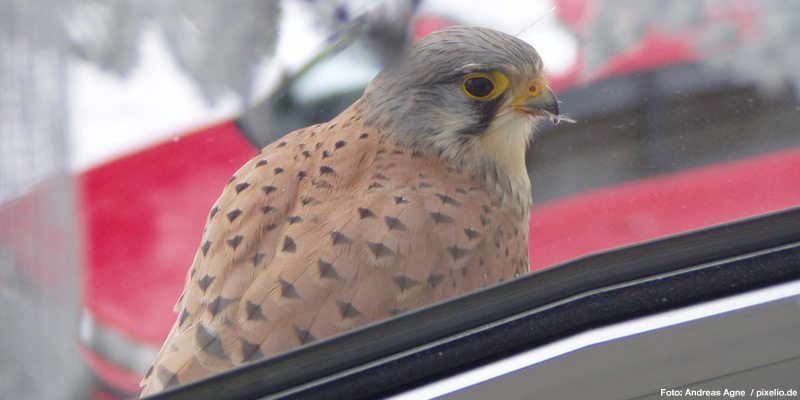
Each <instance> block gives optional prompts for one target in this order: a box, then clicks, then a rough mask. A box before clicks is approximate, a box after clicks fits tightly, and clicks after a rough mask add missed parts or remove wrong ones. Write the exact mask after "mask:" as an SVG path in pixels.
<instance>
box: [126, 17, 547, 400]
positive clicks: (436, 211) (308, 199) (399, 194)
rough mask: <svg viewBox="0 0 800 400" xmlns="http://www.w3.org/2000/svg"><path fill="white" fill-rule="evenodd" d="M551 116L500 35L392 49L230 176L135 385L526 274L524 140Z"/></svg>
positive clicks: (169, 379)
mask: <svg viewBox="0 0 800 400" xmlns="http://www.w3.org/2000/svg"><path fill="white" fill-rule="evenodd" d="M331 78H332V79H335V77H331ZM558 115H559V112H558V101H557V100H556V97H555V95H554V94H553V92H552V91H551V90H550V88H548V86H547V82H546V81H545V78H544V76H543V70H542V62H541V60H540V58H539V56H538V54H537V53H536V50H534V49H533V47H531V46H530V45H528V44H527V43H525V42H523V41H521V40H519V39H517V38H515V37H513V36H510V35H507V34H504V33H501V32H498V31H494V30H491V29H486V28H478V27H452V28H447V29H443V30H440V31H437V32H434V33H432V34H430V35H428V36H426V37H425V38H423V39H421V40H419V41H418V42H416V43H415V44H414V45H412V46H410V48H409V50H408V51H407V54H406V55H405V57H403V58H402V59H401V61H400V62H399V63H398V64H396V65H392V66H389V67H387V68H386V69H384V70H383V71H381V72H380V73H379V74H378V75H377V76H376V77H375V79H373V81H372V82H371V83H370V84H369V86H368V87H367V88H366V90H365V92H364V94H363V96H362V97H361V98H360V99H359V100H357V101H356V102H355V103H354V104H353V105H351V106H350V107H349V108H347V109H346V110H345V111H343V112H342V113H341V114H340V115H339V116H337V117H335V118H334V119H332V120H331V121H330V122H327V123H323V124H319V125H314V126H310V127H307V128H304V129H300V130H297V131H295V132H292V133H289V134H288V135H286V136H284V137H283V138H281V139H279V140H278V141H276V142H274V143H272V144H270V145H269V146H266V147H265V148H264V149H263V150H261V151H260V152H259V153H258V154H257V155H256V156H255V157H254V158H253V159H252V160H250V161H249V162H248V163H246V164H245V165H244V166H243V167H242V168H241V169H239V170H238V171H237V172H236V174H235V175H234V176H233V177H232V178H231V179H230V181H229V182H228V184H227V186H226V187H225V189H224V190H223V192H222V196H221V197H220V198H219V200H217V202H216V204H214V206H213V208H212V209H211V212H210V213H209V215H208V220H207V222H206V229H205V231H204V233H203V237H202V240H201V244H200V248H199V249H198V251H197V254H196V256H195V259H194V262H193V263H192V267H191V269H190V270H189V273H188V277H187V280H186V287H185V288H184V291H183V294H182V295H181V296H180V299H179V300H178V303H177V305H176V306H175V310H176V312H177V313H178V318H177V321H176V322H175V325H174V326H173V328H172V331H171V332H170V334H169V337H168V338H167V340H166V342H165V343H164V346H163V347H162V349H161V352H160V353H159V354H158V356H157V357H156V359H155V362H154V364H153V367H152V368H151V369H150V371H149V372H148V374H147V376H146V377H145V378H144V380H143V381H142V385H143V386H144V391H143V392H142V395H148V394H152V393H155V392H158V391H161V390H164V389H165V388H169V387H172V386H175V385H178V384H183V383H187V382H190V381H193V380H195V379H198V378H201V377H203V376H206V375H210V374H213V373H216V372H219V371H224V370H226V369H229V368H231V367H234V366H236V365H239V364H243V363H247V362H251V361H254V360H258V359H260V358H263V357H265V356H267V355H271V354H275V353H278V352H281V351H284V350H288V349H291V348H293V347H297V346H300V345H302V344H305V343H309V342H312V341H315V340H318V339H321V338H325V337H328V336H331V335H335V334H337V333H340V332H344V331H347V330H349V329H352V328H354V327H357V326H361V325H364V324H367V323H370V322H374V321H378V320H380V319H383V318H387V317H390V316H393V315H396V314H399V313H402V312H405V311H407V310H412V309H415V308H418V307H421V306H424V305H427V304H430V303H433V302H436V301H439V300H443V299H446V298H449V297H452V296H455V295H458V294H461V293H465V292H469V291H471V290H474V289H478V288H481V287H484V286H487V285H490V284H494V283H497V282H500V281H503V280H504V279H509V278H513V277H515V276H517V275H520V274H524V273H526V272H528V247H527V239H528V229H527V227H528V218H529V215H530V204H531V188H530V181H529V178H528V174H527V171H526V168H525V150H526V148H527V147H528V145H529V143H530V142H531V138H532V134H533V122H534V120H535V119H536V118H537V117H550V118H553V119H554V120H556V121H557V120H558V119H559V118H560V117H559V116H558Z"/></svg>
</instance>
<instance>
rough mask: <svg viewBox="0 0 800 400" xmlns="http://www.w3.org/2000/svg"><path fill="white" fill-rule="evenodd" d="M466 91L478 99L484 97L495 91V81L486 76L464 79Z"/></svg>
mask: <svg viewBox="0 0 800 400" xmlns="http://www.w3.org/2000/svg"><path fill="white" fill-rule="evenodd" d="M464 91H466V92H467V94H468V95H470V96H472V97H474V98H476V99H483V98H485V97H488V96H489V95H490V94H492V91H494V82H492V80H491V79H489V78H487V77H485V76H473V77H470V78H467V79H466V80H464Z"/></svg>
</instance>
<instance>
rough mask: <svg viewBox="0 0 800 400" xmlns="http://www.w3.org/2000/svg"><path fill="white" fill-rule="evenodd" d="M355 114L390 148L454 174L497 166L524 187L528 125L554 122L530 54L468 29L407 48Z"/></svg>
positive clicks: (510, 41) (525, 47) (504, 39)
mask: <svg viewBox="0 0 800 400" xmlns="http://www.w3.org/2000/svg"><path fill="white" fill-rule="evenodd" d="M357 109H358V110H359V112H360V113H361V114H362V115H363V117H364V121H365V123H366V124H367V125H370V126H374V127H376V128H377V129H378V130H379V131H381V132H382V133H384V134H385V135H386V136H388V137H389V138H390V139H391V140H393V141H394V142H395V143H397V144H400V145H403V146H407V147H410V148H412V149H415V150H418V151H422V152H430V153H433V154H436V155H438V156H440V157H442V158H443V159H445V160H447V161H449V162H450V163H452V164H453V165H454V166H455V167H456V168H478V169H482V168H483V169H485V168H488V167H498V168H499V169H500V170H501V171H505V172H506V173H507V174H508V175H509V178H511V179H512V180H524V182H519V183H520V184H527V186H528V187H529V185H530V184H529V183H528V182H527V179H528V178H527V172H526V169H525V150H526V148H527V147H528V145H529V143H530V141H531V138H532V137H533V122H534V120H535V119H536V118H537V117H550V118H553V119H554V121H557V120H558V119H559V118H560V117H559V109H558V100H557V99H556V96H555V95H554V94H553V92H552V91H551V90H550V88H549V87H548V86H547V81H546V80H545V78H544V71H543V66H542V60H541V59H540V58H539V55H538V54H537V52H536V50H535V49H534V48H533V47H532V46H531V45H529V44H528V43H526V42H524V41H522V40H520V39H518V38H516V37H514V36H511V35H508V34H505V33H502V32H498V31H495V30H492V29H488V28H480V27H469V26H456V27H450V28H445V29H442V30H439V31H436V32H433V33H431V34H430V35H428V36H426V37H424V38H422V39H420V40H419V41H417V42H416V43H415V44H414V45H412V46H410V47H409V49H408V51H407V54H406V55H405V57H403V58H402V59H401V61H400V62H398V63H397V64H395V65H391V66H389V67H387V68H385V69H384V70H383V71H381V72H380V73H379V74H378V75H377V76H376V77H375V78H374V79H373V80H372V82H370V84H369V86H368V87H367V89H366V90H365V92H364V95H363V96H362V98H361V100H360V101H359V102H358V103H357ZM522 174H524V177H523V176H521V175H522ZM520 189H522V188H520Z"/></svg>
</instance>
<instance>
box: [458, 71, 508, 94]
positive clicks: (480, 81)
mask: <svg viewBox="0 0 800 400" xmlns="http://www.w3.org/2000/svg"><path fill="white" fill-rule="evenodd" d="M508 84H509V81H508V77H507V76H506V75H505V74H503V73H502V72H499V71H495V72H490V73H483V72H476V73H473V74H469V75H467V77H466V78H464V81H463V82H462V84H461V90H463V91H464V93H465V94H466V95H467V96H469V97H471V98H473V99H475V100H483V101H487V100H493V99H496V98H497V97H498V96H500V95H501V94H503V93H504V92H505V91H506V89H508Z"/></svg>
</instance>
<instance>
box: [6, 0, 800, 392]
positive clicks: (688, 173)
mask: <svg viewBox="0 0 800 400" xmlns="http://www.w3.org/2000/svg"><path fill="white" fill-rule="evenodd" d="M798 16H800V2H796V1H793V0H783V1H781V0H772V1H763V0H730V1H727V0H705V1H689V0H686V1H669V0H645V1H637V0H519V1H514V0H495V1H492V2H484V1H477V0H470V1H455V0H395V1H388V0H382V1H366V0H362V1H358V0H351V1H345V0H339V1H337V0H327V1H326V0H317V1H313V0H284V1H278V0H265V1H260V2H233V1H218V0H215V1H212V0H191V1H190V0H167V1H154V0H144V1H137V2H118V1H112V0H37V1H25V0H0V301H2V307H0V319H1V320H2V321H4V322H3V323H2V324H1V325H0V360H2V361H0V398H4V399H5V398H9V399H11V398H14V399H16V398H31V399H51V398H54V399H55V398H58V399H64V398H75V399H78V398H95V399H113V398H128V397H135V396H138V382H139V379H140V377H141V376H142V375H143V374H144V372H145V371H146V370H147V368H148V367H149V366H150V362H151V361H152V358H153V357H154V356H155V353H156V352H157V350H158V348H159V347H160V345H161V342H162V341H163V339H164V337H165V336H166V334H167V332H168V331H169V329H170V327H171V325H172V323H173V322H174V320H175V315H174V313H173V312H172V306H173V305H174V302H175V301H176V300H177V297H178V295H179V294H180V292H181V289H182V287H183V282H184V277H185V273H186V271H187V269H188V267H189V265H190V263H191V260H192V257H193V255H194V252H195V251H196V249H197V245H198V242H199V240H200V236H201V233H202V229H203V222H204V217H205V215H206V214H207V212H208V210H209V209H210V207H211V205H212V204H213V202H214V201H215V199H216V198H217V196H218V195H219V193H220V192H221V190H222V188H223V186H224V184H225V183H226V182H227V181H228V178H229V177H230V175H231V174H232V173H233V172H234V171H236V169H238V167H239V166H241V165H242V164H243V163H244V162H246V161H247V160H248V159H250V157H251V156H252V155H253V154H254V153H255V152H256V151H257V149H258V148H260V147H262V146H264V145H266V144H267V143H269V142H271V141H272V140H274V139H276V138H278V137H280V136H282V135H284V134H285V133H288V132H290V131H291V130H294V129H297V128H300V127H304V126H307V125H310V124H312V123H316V122H321V121H326V120H328V119H330V118H331V117H333V116H335V115H336V114H338V113H339V112H340V111H341V110H343V109H344V108H345V107H346V106H348V105H349V104H350V103H352V101H354V100H355V99H357V98H358V97H359V96H360V93H361V91H362V90H363V88H364V87H365V86H366V84H367V83H368V82H369V80H370V79H371V78H372V76H374V74H375V73H377V71H379V70H380V68H381V67H382V66H383V65H386V64H388V63H391V62H393V60H394V59H395V58H396V57H397V56H398V54H400V53H401V52H402V49H403V47H404V46H406V45H407V44H408V43H411V42H413V41H414V40H415V39H417V38H419V37H422V36H424V35H426V34H427V33H430V32H431V31H433V30H436V29H439V28H441V27H445V26H449V25H457V24H467V25H481V26H486V27H491V28H495V29H498V30H501V31H504V32H507V33H510V34H514V35H518V36H519V37H520V38H522V39H523V40H526V41H528V42H529V43H531V44H532V45H533V46H534V47H536V49H537V50H538V51H539V53H540V55H541V56H542V59H543V60H544V64H545V66H546V67H547V70H548V77H549V80H550V83H551V87H552V88H553V89H554V91H555V92H556V93H557V95H558V96H559V99H560V100H561V102H562V104H561V109H562V111H563V112H564V113H566V114H567V115H568V116H569V117H571V118H573V119H575V120H577V123H575V124H559V125H552V124H551V123H550V122H549V121H541V122H540V123H539V124H538V129H537V133H536V136H535V141H534V145H533V147H532V149H531V151H530V152H529V157H528V163H529V172H530V174H531V181H532V184H533V198H534V210H533V215H532V218H531V242H530V249H531V266H532V269H541V268H545V267H549V266H553V265H556V264H558V263H560V262H564V261H567V260H570V259H574V258H576V257H580V256H583V255H586V254H590V253H593V252H597V251H602V250H605V249H609V248H614V247H619V246H623V245H627V244H631V243H636V242H640V241H644V240H650V239H654V238H658V237H662V236H667V235H672V234H678V233H681V232H685V231H689V230H692V229H698V228H702V227H705V226H710V225H715V224H719V223H724V222H727V221H732V220H736V219H741V218H746V217H750V216H755V215H760V214H764V213H768V212H772V211H776V210H781V209H786V208H790V207H794V206H798V205H800V91H799V90H798V89H800V69H798V68H797V65H800V43H798V41H797V38H798V37H800V17H798Z"/></svg>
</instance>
